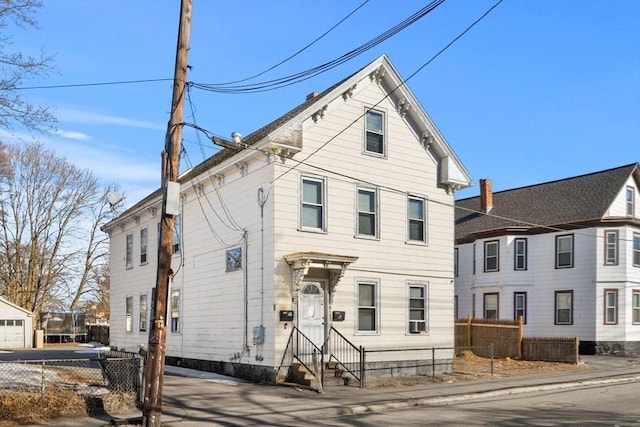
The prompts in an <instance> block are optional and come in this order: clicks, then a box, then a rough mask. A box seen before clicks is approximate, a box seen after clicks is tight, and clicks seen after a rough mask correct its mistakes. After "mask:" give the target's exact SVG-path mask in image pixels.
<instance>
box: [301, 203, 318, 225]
mask: <svg viewBox="0 0 640 427" xmlns="http://www.w3.org/2000/svg"><path fill="white" fill-rule="evenodd" d="M302 225H303V226H305V227H312V228H322V206H304V207H303V208H302Z"/></svg>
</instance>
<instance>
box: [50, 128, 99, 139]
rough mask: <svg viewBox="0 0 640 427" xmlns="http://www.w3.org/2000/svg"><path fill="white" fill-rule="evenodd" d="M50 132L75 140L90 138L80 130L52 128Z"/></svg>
mask: <svg viewBox="0 0 640 427" xmlns="http://www.w3.org/2000/svg"><path fill="white" fill-rule="evenodd" d="M51 133H52V134H54V135H56V136H59V137H61V138H67V139H74V140H77V141H86V140H88V139H92V137H91V136H89V135H87V134H86V133H82V132H75V131H68V130H61V129H58V130H54V131H52V132H51Z"/></svg>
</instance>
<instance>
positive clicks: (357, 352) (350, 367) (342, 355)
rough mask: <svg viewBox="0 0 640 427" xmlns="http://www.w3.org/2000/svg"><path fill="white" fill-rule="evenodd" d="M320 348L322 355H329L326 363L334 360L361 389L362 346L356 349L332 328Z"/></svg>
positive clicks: (362, 382)
mask: <svg viewBox="0 0 640 427" xmlns="http://www.w3.org/2000/svg"><path fill="white" fill-rule="evenodd" d="M334 337H335V338H334ZM322 348H323V352H322V353H323V355H324V354H328V355H329V360H328V362H331V361H332V360H335V362H336V363H337V364H338V365H340V366H341V367H342V368H344V370H345V371H347V372H348V373H349V374H350V375H351V376H352V377H354V378H355V379H356V380H357V381H358V382H359V383H360V387H361V388H362V387H363V385H364V354H365V352H364V349H363V348H362V346H360V347H356V346H355V345H354V344H353V343H352V342H351V341H349V340H348V339H347V338H345V336H344V335H342V334H341V333H340V332H339V331H338V330H337V329H335V328H334V327H333V326H332V327H331V329H330V330H329V335H328V336H327V338H326V340H325V342H324V344H323V345H322Z"/></svg>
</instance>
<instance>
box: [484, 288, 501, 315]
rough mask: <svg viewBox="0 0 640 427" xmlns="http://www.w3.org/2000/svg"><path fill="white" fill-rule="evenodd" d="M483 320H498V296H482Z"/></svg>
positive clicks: (492, 294)
mask: <svg viewBox="0 0 640 427" xmlns="http://www.w3.org/2000/svg"><path fill="white" fill-rule="evenodd" d="M483 299H484V307H483V312H484V318H485V319H499V313H498V303H499V295H498V294H497V293H488V294H484V298H483Z"/></svg>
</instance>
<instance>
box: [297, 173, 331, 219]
mask: <svg viewBox="0 0 640 427" xmlns="http://www.w3.org/2000/svg"><path fill="white" fill-rule="evenodd" d="M301 192H302V197H301V200H300V203H301V207H300V225H301V228H302V229H303V230H313V231H325V229H326V228H325V209H326V207H325V201H324V199H325V195H324V194H325V189H324V180H323V179H321V178H310V177H302V189H301Z"/></svg>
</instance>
